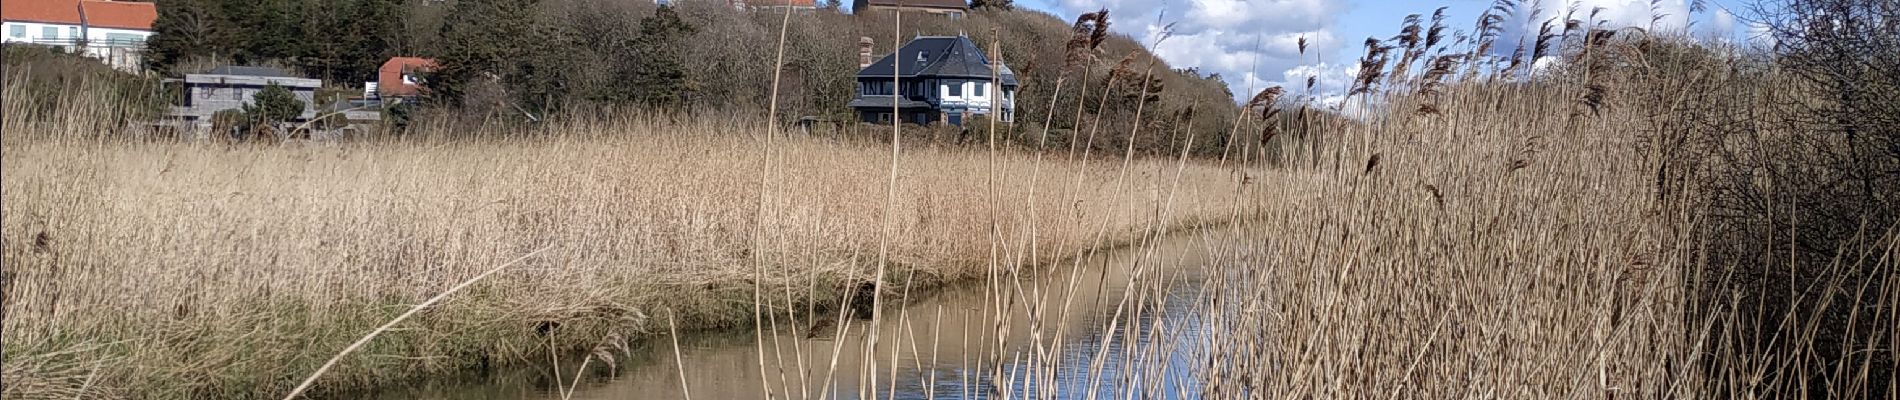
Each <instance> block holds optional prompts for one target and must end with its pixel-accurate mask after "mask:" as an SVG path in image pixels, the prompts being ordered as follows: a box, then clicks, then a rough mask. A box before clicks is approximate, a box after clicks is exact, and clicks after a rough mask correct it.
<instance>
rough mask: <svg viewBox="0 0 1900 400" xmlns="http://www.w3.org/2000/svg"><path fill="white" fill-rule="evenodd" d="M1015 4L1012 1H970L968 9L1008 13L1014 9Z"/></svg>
mask: <svg viewBox="0 0 1900 400" xmlns="http://www.w3.org/2000/svg"><path fill="white" fill-rule="evenodd" d="M1015 3H1016V2H1015V1H1013V0H970V8H974V9H979V10H981V9H993V10H1004V11H1008V10H1014V9H1016V4H1015Z"/></svg>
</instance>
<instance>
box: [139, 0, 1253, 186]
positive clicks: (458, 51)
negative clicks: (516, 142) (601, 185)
mask: <svg viewBox="0 0 1900 400" xmlns="http://www.w3.org/2000/svg"><path fill="white" fill-rule="evenodd" d="M999 3H1000V4H998V5H995V6H990V5H988V4H986V6H985V7H981V8H978V9H976V10H974V11H973V12H972V13H971V14H969V15H968V16H966V17H964V18H961V19H949V18H945V17H941V16H930V15H923V14H909V15H906V16H905V18H904V19H903V21H902V25H903V26H902V27H901V29H900V28H899V27H897V26H896V24H897V23H898V21H896V20H895V19H894V18H892V16H891V15H889V14H888V13H879V14H876V15H850V14H844V13H842V12H841V11H840V10H838V9H835V8H829V7H827V8H821V9H819V10H817V11H814V12H800V13H796V14H794V15H793V16H792V18H791V21H790V25H789V26H787V32H786V33H787V36H786V41H785V45H786V48H785V60H784V65H783V72H784V73H783V74H782V78H783V82H782V83H781V84H780V85H779V88H778V93H779V107H780V110H781V113H780V115H778V118H779V119H780V120H781V121H792V120H796V119H799V118H802V117H807V116H809V117H817V118H819V119H820V120H823V121H830V122H836V123H837V124H835V125H834V124H825V125H823V126H842V127H844V128H845V130H846V131H849V130H853V129H855V128H856V122H855V118H854V117H853V114H852V113H851V110H850V109H849V108H847V107H846V105H847V104H848V103H849V102H850V101H851V99H852V98H853V97H855V94H856V90H857V88H856V77H855V75H856V73H857V71H858V41H859V38H862V37H870V38H872V40H873V41H874V42H875V49H874V53H875V54H876V55H877V56H882V55H884V54H887V53H889V52H890V51H892V49H893V47H894V46H895V45H898V44H901V42H900V38H899V37H894V36H893V35H894V34H897V33H899V32H901V40H909V39H910V38H912V37H914V36H917V35H957V34H964V35H967V36H970V37H971V38H972V40H974V41H976V42H977V43H979V44H980V45H982V46H983V47H986V48H987V47H989V45H990V43H991V41H992V39H994V40H995V41H996V42H997V43H999V45H1000V47H1001V49H1002V53H1003V60H1004V61H1005V63H1007V64H1008V65H1009V66H1010V67H1011V68H1013V69H1014V70H1015V71H1016V73H1017V74H1018V76H1019V78H1020V80H1021V81H1022V82H1023V87H1022V89H1021V91H1020V92H1019V94H1018V101H1017V107H1018V112H1017V121H1018V123H1016V124H1014V125H1008V126H1007V128H1008V129H1007V130H1006V131H1004V132H999V134H1000V135H999V136H1000V137H1002V138H1003V139H1006V140H1008V141H1010V142H1011V143H1016V144H1020V145H1023V146H1034V145H1037V144H1044V145H1046V146H1049V147H1055V148H1061V149H1064V150H1067V149H1068V148H1070V147H1072V144H1074V145H1075V146H1083V145H1086V146H1092V147H1096V148H1099V149H1104V150H1106V149H1121V148H1123V146H1125V145H1126V144H1127V143H1128V141H1129V140H1134V141H1136V147H1137V148H1138V149H1139V150H1141V151H1144V152H1150V153H1175V152H1178V151H1181V150H1182V146H1184V145H1186V144H1187V143H1188V141H1189V140H1188V138H1189V137H1190V136H1192V137H1194V139H1193V141H1192V142H1193V147H1194V148H1193V149H1190V150H1192V151H1195V152H1197V153H1199V154H1219V153H1220V151H1221V149H1222V146H1223V145H1224V144H1225V143H1227V142H1228V141H1229V138H1228V137H1227V134H1228V132H1229V130H1230V129H1229V128H1230V127H1231V124H1232V123H1233V121H1234V116H1235V112H1236V110H1235V107H1233V101H1232V99H1233V95H1232V94H1231V93H1229V92H1228V91H1227V84H1226V83H1225V82H1224V81H1223V80H1222V77H1220V76H1218V75H1203V74H1200V73H1199V72H1197V71H1193V70H1185V69H1183V70H1176V69H1174V68H1172V67H1171V66H1169V65H1167V64H1166V63H1165V62H1160V61H1159V60H1154V59H1153V57H1152V55H1150V53H1149V52H1148V51H1147V50H1146V49H1144V48H1142V46H1141V45H1140V44H1138V43H1136V42H1135V41H1134V40H1133V39H1131V38H1128V37H1126V36H1121V35H1111V36H1110V37H1107V38H1106V40H1104V42H1103V43H1102V45H1101V46H1100V47H1099V50H1098V51H1094V52H1092V54H1091V57H1089V59H1088V60H1087V62H1086V63H1083V64H1080V65H1065V64H1068V63H1066V61H1067V60H1066V58H1067V53H1068V52H1067V51H1066V50H1065V49H1064V47H1063V46H1062V44H1064V43H1067V42H1069V41H1070V38H1071V36H1072V35H1073V34H1074V30H1073V29H1072V28H1073V27H1072V26H1071V24H1070V23H1069V22H1068V21H1064V20H1062V19H1059V18H1056V17H1055V16H1052V15H1049V14H1044V13H1039V12H1035V11H1029V10H1021V9H1015V8H1013V7H1008V6H1007V4H1006V2H999ZM671 4H672V5H671V6H665V7H663V6H657V5H655V4H653V3H652V2H646V1H606V0H448V1H435V0H341V1H331V0H263V1H237V0H180V1H176V2H166V3H162V4H160V6H159V14H160V15H159V24H158V25H159V26H158V31H159V35H158V37H157V38H154V39H153V40H152V42H151V45H152V51H153V53H154V56H153V57H152V63H153V65H152V66H153V67H154V68H155V69H157V70H159V71H166V72H172V73H176V72H178V68H177V67H178V66H180V65H187V64H189V61H190V60H193V59H223V60H230V61H234V62H239V63H274V64H280V65H286V66H291V67H295V68H298V69H300V70H302V71H303V72H304V73H305V74H306V75H310V76H313V77H318V78H324V79H326V81H329V82H332V84H335V85H352V86H353V85H354V84H356V83H355V82H360V81H364V80H368V79H373V74H374V71H375V67H376V65H377V64H378V63H380V62H381V61H382V60H383V59H386V58H387V57H390V56H396V55H416V56H423V57H430V58H434V59H436V60H438V61H439V62H440V63H441V64H442V69H441V70H440V71H438V72H437V73H435V74H433V75H432V76H430V77H429V80H430V81H429V83H428V85H429V87H430V88H431V89H432V90H433V95H432V96H431V98H430V101H429V102H428V103H429V106H430V107H428V108H429V110H427V111H426V112H425V114H428V113H434V114H437V115H443V114H453V115H454V119H456V120H465V121H491V122H492V121H509V120H511V121H539V120H546V119H548V118H559V117H561V116H563V115H572V114H598V113H603V112H620V111H627V110H637V111H641V112H663V113H672V114H705V115H713V116H717V115H735V114H736V115H749V113H757V115H763V114H764V110H765V109H766V106H767V104H768V103H769V100H770V99H769V98H768V97H769V95H770V93H773V90H772V89H773V88H772V79H773V75H774V74H773V72H774V71H773V66H774V65H775V62H776V59H775V58H776V56H777V54H778V47H777V44H778V38H779V28H780V24H781V22H782V21H783V19H782V18H783V17H784V15H783V14H780V13H776V12H770V11H742V10H736V9H734V8H732V7H731V6H729V5H727V3H726V2H725V1H715V0H679V1H673V2H671ZM1151 61H1153V62H1154V63H1153V64H1152V69H1150V62H1151ZM1117 67H1120V69H1121V70H1122V72H1120V73H1114V72H1113V71H1114V70H1116V69H1117ZM1084 70H1086V71H1088V72H1083V71H1084ZM1065 72H1066V74H1067V76H1073V77H1075V78H1071V79H1069V80H1068V82H1067V83H1065V87H1064V88H1063V89H1062V91H1063V93H1062V96H1061V97H1062V98H1061V99H1059V100H1057V101H1056V102H1054V103H1053V108H1052V103H1051V101H1050V99H1051V98H1052V97H1053V96H1054V91H1055V90H1054V82H1055V81H1056V77H1058V76H1064V74H1065ZM1117 74H1119V75H1117ZM1149 74H1151V75H1152V82H1150V84H1149V85H1147V88H1148V89H1147V90H1148V91H1149V92H1150V93H1148V94H1147V95H1146V96H1141V95H1138V93H1136V92H1139V91H1140V90H1142V89H1141V88H1142V87H1143V85H1140V84H1139V83H1140V82H1139V77H1138V75H1149ZM1112 75H1113V76H1123V77H1124V78H1123V79H1120V82H1116V83H1115V84H1114V87H1110V82H1109V77H1110V76H1112ZM1130 76H1134V77H1133V78H1129V77H1130ZM1111 89H1112V90H1114V92H1112V93H1111V96H1108V97H1102V96H1101V95H1102V94H1103V93H1110V92H1108V91H1109V90H1111ZM1084 96H1086V97H1087V98H1086V99H1084V98H1083V97H1084ZM1143 102H1146V104H1147V107H1146V108H1144V109H1143V110H1142V114H1143V116H1142V118H1141V119H1142V120H1143V121H1142V122H1141V123H1142V124H1143V126H1141V127H1139V128H1136V127H1133V126H1132V124H1134V123H1136V121H1135V110H1136V106H1138V105H1141V104H1143ZM1196 104H1199V105H1198V106H1196ZM1078 107H1081V114H1078V113H1077V110H1078ZM1052 112H1053V114H1054V116H1055V118H1053V119H1052V121H1050V124H1051V125H1052V129H1051V134H1050V137H1049V138H1048V141H1047V142H1046V143H1043V141H1042V140H1041V139H1042V138H1041V133H1042V124H1043V122H1044V121H1045V117H1046V116H1049V115H1051V113H1052ZM472 116H478V117H480V118H471V117H472ZM1078 116H1080V118H1078ZM938 129H943V128H938ZM1091 133H1093V134H1094V137H1093V140H1091V137H1090V134H1091ZM971 136H972V135H967V134H966V135H963V136H962V137H965V138H968V137H971Z"/></svg>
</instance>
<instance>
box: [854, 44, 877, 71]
mask: <svg viewBox="0 0 1900 400" xmlns="http://www.w3.org/2000/svg"><path fill="white" fill-rule="evenodd" d="M874 44H876V42H874V41H872V40H871V37H870V36H865V37H860V38H858V69H865V68H869V67H870V66H871V45H874Z"/></svg>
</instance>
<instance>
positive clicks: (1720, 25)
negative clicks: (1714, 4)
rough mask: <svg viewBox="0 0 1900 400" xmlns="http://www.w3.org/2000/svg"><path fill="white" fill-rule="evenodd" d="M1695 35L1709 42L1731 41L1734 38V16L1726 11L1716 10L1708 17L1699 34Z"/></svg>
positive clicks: (1722, 9)
mask: <svg viewBox="0 0 1900 400" xmlns="http://www.w3.org/2000/svg"><path fill="white" fill-rule="evenodd" d="M1696 35H1697V36H1698V37H1701V38H1702V40H1706V41H1711V42H1728V41H1733V40H1734V38H1735V14H1731V13H1729V12H1728V9H1724V8H1716V9H1715V14H1714V15H1710V16H1709V20H1708V21H1707V22H1705V23H1704V25H1703V26H1702V28H1701V29H1700V32H1698V33H1697V34H1696Z"/></svg>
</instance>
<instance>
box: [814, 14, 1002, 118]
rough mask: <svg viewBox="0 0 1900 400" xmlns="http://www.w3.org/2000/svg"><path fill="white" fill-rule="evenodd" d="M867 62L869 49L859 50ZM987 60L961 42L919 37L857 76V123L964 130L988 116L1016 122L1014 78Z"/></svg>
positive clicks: (964, 39)
mask: <svg viewBox="0 0 1900 400" xmlns="http://www.w3.org/2000/svg"><path fill="white" fill-rule="evenodd" d="M860 52H861V54H864V55H866V56H867V57H865V58H866V59H868V58H869V57H868V54H869V46H865V48H863V49H861V50H860ZM990 63H991V60H990V59H989V57H988V56H987V55H985V54H983V51H982V50H981V49H979V48H978V47H977V45H976V43H975V42H972V41H970V38H968V37H964V36H920V37H917V38H915V39H911V40H910V42H908V43H904V45H903V46H902V47H900V48H898V50H897V52H895V53H892V54H891V55H887V56H884V58H882V59H879V60H877V61H876V62H872V63H869V64H868V65H864V66H863V69H861V70H859V71H858V95H857V98H856V99H853V100H852V101H851V108H852V109H853V110H856V111H857V114H858V117H859V120H860V121H863V122H870V123H890V122H891V121H892V120H894V119H895V120H899V121H903V122H908V123H914V124H919V125H931V124H938V123H943V124H950V125H956V126H963V124H964V122H965V121H968V120H969V119H970V118H973V117H976V116H981V115H987V116H993V117H995V118H996V120H997V121H999V122H1013V121H1014V120H1015V116H1016V88H1017V86H1018V83H1017V81H1016V73H1015V72H1013V71H1010V69H1009V67H1008V66H1005V65H1002V63H1001V62H1000V61H997V65H996V69H997V71H996V72H995V74H996V76H997V78H995V79H992V78H991V76H992V71H991V66H990Z"/></svg>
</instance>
